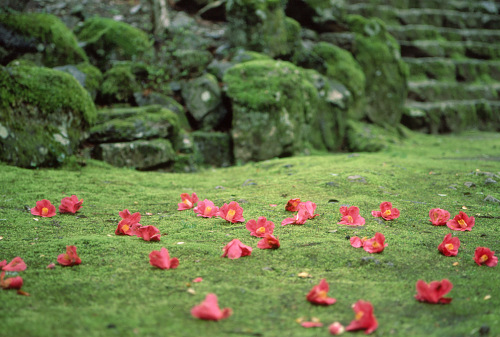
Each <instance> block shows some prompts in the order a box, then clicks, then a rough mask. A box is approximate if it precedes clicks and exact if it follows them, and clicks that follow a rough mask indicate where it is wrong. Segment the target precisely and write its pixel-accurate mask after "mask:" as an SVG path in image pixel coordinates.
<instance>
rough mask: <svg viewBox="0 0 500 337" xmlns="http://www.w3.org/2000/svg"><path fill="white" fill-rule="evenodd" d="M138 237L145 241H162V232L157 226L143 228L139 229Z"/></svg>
mask: <svg viewBox="0 0 500 337" xmlns="http://www.w3.org/2000/svg"><path fill="white" fill-rule="evenodd" d="M136 235H137V236H138V237H140V238H142V239H143V240H144V241H160V236H161V234H160V230H159V229H158V228H156V227H155V226H142V227H139V228H138V229H137V234H136Z"/></svg>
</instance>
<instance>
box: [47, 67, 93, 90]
mask: <svg viewBox="0 0 500 337" xmlns="http://www.w3.org/2000/svg"><path fill="white" fill-rule="evenodd" d="M53 69H54V70H59V71H64V72H66V73H68V74H70V75H71V76H73V77H74V78H75V79H76V80H77V81H78V83H80V85H81V86H82V87H85V79H86V78H87V75H85V73H84V72H82V71H80V70H78V68H77V67H76V66H74V65H70V64H69V65H65V66H61V67H54V68H53Z"/></svg>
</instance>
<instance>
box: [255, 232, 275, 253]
mask: <svg viewBox="0 0 500 337" xmlns="http://www.w3.org/2000/svg"><path fill="white" fill-rule="evenodd" d="M257 248H260V249H277V248H280V241H279V240H278V238H277V237H274V236H273V235H272V234H269V233H266V235H265V236H264V238H263V239H262V240H260V241H259V242H258V243H257Z"/></svg>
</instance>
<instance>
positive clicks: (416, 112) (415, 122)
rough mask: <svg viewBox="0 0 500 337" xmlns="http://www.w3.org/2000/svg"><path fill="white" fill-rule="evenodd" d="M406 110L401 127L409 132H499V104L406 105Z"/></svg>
mask: <svg viewBox="0 0 500 337" xmlns="http://www.w3.org/2000/svg"><path fill="white" fill-rule="evenodd" d="M405 109H406V111H405V113H404V114H403V117H402V119H401V123H402V124H403V125H405V126H407V127H408V128H410V129H412V130H417V131H421V132H426V133H434V134H437V133H448V132H461V131H465V130H482V131H500V102H499V101H488V100H460V101H453V100H452V101H440V102H432V103H429V102H414V101H407V102H406V107H405Z"/></svg>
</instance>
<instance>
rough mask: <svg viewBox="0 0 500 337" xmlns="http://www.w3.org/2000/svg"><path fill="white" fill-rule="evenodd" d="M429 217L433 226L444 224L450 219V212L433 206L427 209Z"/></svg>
mask: <svg viewBox="0 0 500 337" xmlns="http://www.w3.org/2000/svg"><path fill="white" fill-rule="evenodd" d="M429 218H430V221H431V222H432V224H433V225H434V226H444V225H446V222H447V221H448V220H449V219H450V212H448V211H446V210H444V209H441V208H433V209H431V210H430V211H429Z"/></svg>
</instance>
